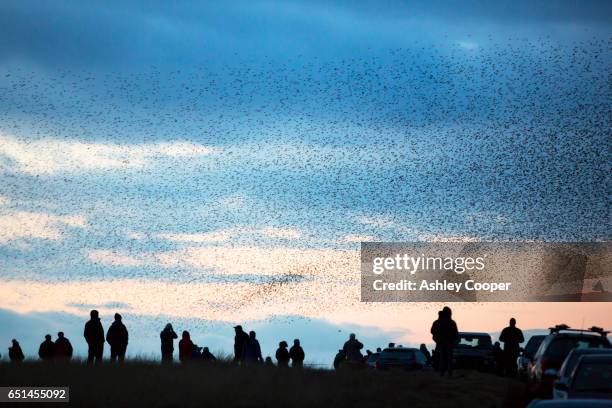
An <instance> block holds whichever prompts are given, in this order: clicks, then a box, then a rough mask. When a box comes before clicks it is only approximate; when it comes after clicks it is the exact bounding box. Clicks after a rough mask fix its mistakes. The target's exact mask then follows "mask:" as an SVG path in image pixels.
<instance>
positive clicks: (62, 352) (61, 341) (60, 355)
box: [55, 332, 73, 361]
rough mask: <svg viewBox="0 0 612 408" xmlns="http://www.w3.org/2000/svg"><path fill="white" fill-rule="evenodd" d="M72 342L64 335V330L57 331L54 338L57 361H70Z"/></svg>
mask: <svg viewBox="0 0 612 408" xmlns="http://www.w3.org/2000/svg"><path fill="white" fill-rule="evenodd" d="M72 352H73V350H72V344H70V340H68V339H67V338H66V337H64V332H59V333H57V340H55V359H56V360H58V361H70V359H71V358H72Z"/></svg>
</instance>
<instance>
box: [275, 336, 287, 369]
mask: <svg viewBox="0 0 612 408" xmlns="http://www.w3.org/2000/svg"><path fill="white" fill-rule="evenodd" d="M287 347H289V345H288V344H287V342H286V341H285V340H283V341H281V342H280V343H278V349H277V350H276V355H275V357H276V361H277V364H278V366H279V367H281V368H286V367H289V358H290V357H289V350H287Z"/></svg>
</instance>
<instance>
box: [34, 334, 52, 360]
mask: <svg viewBox="0 0 612 408" xmlns="http://www.w3.org/2000/svg"><path fill="white" fill-rule="evenodd" d="M38 357H40V359H41V360H43V361H51V360H53V358H54V357H55V343H54V342H53V341H51V335H50V334H47V335H45V341H43V342H42V343H40V347H39V348H38Z"/></svg>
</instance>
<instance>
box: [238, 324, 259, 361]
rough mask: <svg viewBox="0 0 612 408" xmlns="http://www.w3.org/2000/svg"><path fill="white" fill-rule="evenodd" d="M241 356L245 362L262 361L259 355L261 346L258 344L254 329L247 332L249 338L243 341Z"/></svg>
mask: <svg viewBox="0 0 612 408" xmlns="http://www.w3.org/2000/svg"><path fill="white" fill-rule="evenodd" d="M242 357H243V361H244V362H245V363H246V364H254V363H260V362H263V357H262V356H261V347H260V346H259V340H257V338H256V334H255V332H254V331H250V332H249V338H248V339H247V341H246V342H245V343H244V347H243V349H242Z"/></svg>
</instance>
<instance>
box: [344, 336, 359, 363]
mask: <svg viewBox="0 0 612 408" xmlns="http://www.w3.org/2000/svg"><path fill="white" fill-rule="evenodd" d="M362 348H363V344H362V343H361V342H360V341H359V340H357V338H356V337H355V333H351V335H350V336H349V339H348V341H347V342H346V343H344V347H342V350H344V353H345V354H346V359H347V360H348V361H350V362H351V363H361V362H363V355H362V354H361V349H362Z"/></svg>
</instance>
